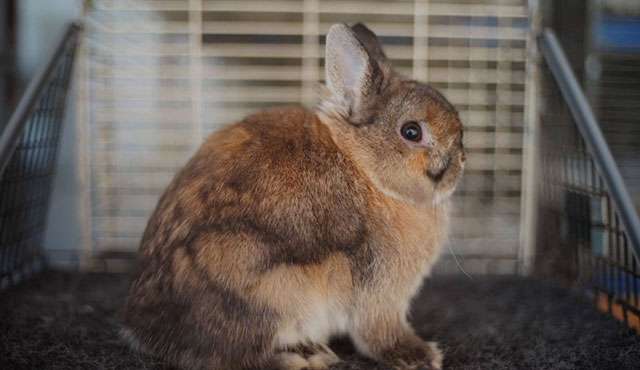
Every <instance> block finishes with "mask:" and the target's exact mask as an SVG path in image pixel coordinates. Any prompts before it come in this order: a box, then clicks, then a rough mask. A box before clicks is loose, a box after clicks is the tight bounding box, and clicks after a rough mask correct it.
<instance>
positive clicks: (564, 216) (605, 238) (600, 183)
mask: <svg viewBox="0 0 640 370" xmlns="http://www.w3.org/2000/svg"><path fill="white" fill-rule="evenodd" d="M538 41H539V46H540V50H541V52H542V56H543V73H542V75H543V78H542V81H541V93H542V101H543V102H544V103H545V105H544V106H543V107H541V109H540V148H539V153H540V167H541V168H540V174H541V176H540V180H539V195H540V196H539V202H538V208H539V212H538V238H537V240H538V258H537V261H536V263H537V265H538V271H542V272H544V273H551V274H554V275H556V276H558V275H560V276H562V277H563V278H566V279H569V280H571V281H577V282H578V283H580V284H581V285H586V286H587V287H588V288H589V290H590V291H591V292H593V293H594V297H595V299H596V303H597V305H598V306H599V307H600V308H601V309H602V310H604V311H607V312H609V313H611V314H612V315H613V316H615V317H616V318H618V319H620V320H623V321H625V322H626V323H627V324H628V325H629V326H631V327H634V328H636V329H637V330H639V331H640V305H639V300H638V296H639V293H640V290H639V287H640V271H639V269H638V257H639V256H640V220H639V219H638V215H637V213H636V210H635V208H634V205H633V202H632V201H631V197H630V196H629V194H628V192H627V188H626V186H625V184H624V182H623V180H622V176H621V175H620V172H619V170H618V167H617V165H616V163H615V161H614V159H613V157H612V155H611V152H610V150H609V147H608V145H607V143H606V141H605V139H604V136H603V134H602V131H601V129H600V126H599V124H598V121H597V120H596V118H595V116H594V114H593V112H592V110H591V107H590V106H589V104H588V102H587V99H586V97H585V95H584V93H583V91H582V89H581V88H580V85H579V84H578V82H577V80H576V77H575V75H574V74H573V71H572V70H571V67H570V65H569V63H568V61H567V58H566V56H565V54H564V51H563V50H562V47H561V46H560V44H559V42H558V40H557V38H556V36H555V34H554V33H553V31H551V30H545V31H544V32H543V33H542V35H541V36H540V38H539V40H538Z"/></svg>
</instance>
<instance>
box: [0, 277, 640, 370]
mask: <svg viewBox="0 0 640 370" xmlns="http://www.w3.org/2000/svg"><path fill="white" fill-rule="evenodd" d="M127 286H128V277H127V276H125V275H113V274H68V273H56V272H49V273H46V274H43V275H41V276H40V277H39V278H37V279H35V280H33V281H30V282H28V283H26V284H23V285H21V286H19V287H17V288H13V289H11V290H9V291H6V292H2V293H0V297H1V299H0V333H2V334H1V336H0V369H72V368H73V369H118V370H122V369H165V370H166V369H170V367H166V366H163V365H162V364H161V363H159V362H158V361H155V360H153V359H150V358H146V357H144V356H140V355H137V354H134V353H132V352H131V351H129V349H128V348H127V347H126V345H125V344H124V343H123V342H122V341H121V340H120V339H119V337H118V334H117V331H118V319H117V313H118V309H119V308H120V306H121V305H122V302H123V300H124V297H125V294H126V290H127ZM414 307H415V309H414V312H413V315H412V321H413V322H414V325H415V327H416V328H417V330H418V332H419V333H420V334H421V335H422V336H423V337H425V338H426V339H428V340H437V341H439V342H440V344H441V347H442V348H443V350H444V352H445V369H449V370H453V369H478V370H479V369H482V370H495V369H616V370H618V369H638V366H639V365H638V364H640V336H638V335H636V334H634V333H633V332H632V331H630V330H628V329H627V328H625V327H624V326H623V325H622V324H619V323H618V322H616V321H614V320H613V319H610V318H609V317H607V316H605V315H603V314H601V313H599V312H597V311H596V310H595V309H594V308H593V306H592V305H591V304H590V303H589V302H586V301H584V300H583V299H581V298H580V297H578V296H576V295H573V294H572V293H570V292H568V291H566V290H564V289H561V288H558V287H554V286H552V285H550V284H548V283H544V282H539V281H536V280H531V279H523V278H514V277H476V278H474V279H473V280H470V279H468V278H466V277H464V276H455V277H437V278H435V279H433V280H430V281H428V282H427V284H426V286H425V288H424V289H423V291H422V293H421V294H420V295H419V297H418V298H417V299H416V301H415V304H414ZM333 346H334V348H335V349H336V352H338V353H339V355H340V356H341V357H342V358H343V359H344V360H345V361H344V362H343V363H341V364H340V365H338V366H336V367H334V368H333V369H341V370H347V369H351V370H355V369H376V370H381V369H383V368H382V367H378V366H376V365H375V364H373V363H371V362H369V361H367V360H365V359H362V358H361V357H359V356H357V355H355V354H354V353H353V349H352V347H351V345H350V344H349V343H348V342H347V341H338V342H336V343H334V344H333Z"/></svg>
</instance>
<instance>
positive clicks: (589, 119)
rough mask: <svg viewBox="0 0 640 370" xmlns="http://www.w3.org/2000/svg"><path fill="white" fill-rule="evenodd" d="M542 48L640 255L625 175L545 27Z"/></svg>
mask: <svg viewBox="0 0 640 370" xmlns="http://www.w3.org/2000/svg"><path fill="white" fill-rule="evenodd" d="M539 43H540V50H541V52H542V55H543V56H544V59H545V61H546V62H547V63H548V65H549V68H550V69H551V72H552V73H553V76H554V78H555V80H556V82H557V83H558V86H559V87H560V91H561V92H562V96H563V97H564V99H565V101H566V103H567V104H568V106H569V109H570V110H571V114H572V115H573V118H574V119H575V121H576V124H577V126H578V130H579V131H580V134H582V137H583V139H584V140H585V142H586V144H587V146H588V148H589V150H590V151H591V153H592V154H593V158H594V160H595V162H596V165H597V166H598V169H599V170H600V172H601V173H602V179H603V181H604V182H605V185H606V186H607V189H608V190H609V194H610V195H611V198H612V199H613V203H614V205H615V208H616V209H617V211H618V212H619V213H620V221H621V223H622V226H623V227H624V229H625V231H626V232H627V235H628V236H629V239H630V242H631V246H632V248H633V250H634V252H635V255H636V258H639V256H640V219H638V214H637V213H636V210H635V208H634V206H633V201H632V200H631V196H629V192H628V191H627V187H626V186H625V184H624V180H623V179H622V175H621V174H620V171H619V170H618V166H617V165H616V162H615V160H614V159H613V155H611V151H610V150H609V146H608V145H607V142H606V141H605V139H604V135H603V134H602V130H600V126H599V125H598V121H597V120H596V118H595V115H594V114H593V111H592V110H591V106H590V105H589V102H588V101H587V98H586V96H585V95H584V93H583V92H582V89H581V88H580V85H579V84H578V81H577V80H576V77H575V75H574V73H573V71H572V70H571V66H570V65H569V62H568V61H567V58H566V56H565V54H564V52H563V51H562V47H561V46H560V44H559V42H558V39H557V37H556V35H555V33H554V32H553V31H552V30H550V29H545V30H544V31H543V33H542V35H541V36H540V39H539Z"/></svg>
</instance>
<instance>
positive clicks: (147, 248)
mask: <svg viewBox="0 0 640 370" xmlns="http://www.w3.org/2000/svg"><path fill="white" fill-rule="evenodd" d="M359 178H360V175H359V174H358V173H357V170H356V168H355V167H354V166H353V165H352V164H351V162H350V160H349V158H348V157H347V156H346V155H345V154H344V153H342V152H341V151H340V150H339V149H338V148H337V147H336V146H335V144H334V142H333V140H332V138H331V134H330V132H329V131H328V129H327V128H326V127H325V126H324V125H323V124H322V123H320V122H319V121H318V120H317V117H316V116H315V115H314V114H313V113H310V112H308V111H306V110H304V109H302V108H281V109H275V110H271V111H267V112H262V113H259V114H256V115H253V116H250V117H248V118H246V119H245V120H243V121H241V122H239V123H236V124H234V125H231V126H228V127H227V128H224V129H222V130H221V131H219V132H217V133H215V134H213V135H212V136H210V137H209V138H208V139H207V141H206V142H205V143H204V144H203V145H202V147H201V148H200V149H199V150H198V152H197V153H196V154H195V155H194V157H193V158H192V159H191V160H190V161H189V163H188V164H187V165H186V166H185V167H184V168H183V169H182V170H181V171H180V173H179V174H178V175H177V176H176V178H175V179H174V180H173V182H172V183H171V185H170V186H169V187H168V189H167V190H166V192H165V193H164V195H163V196H162V198H161V199H160V201H159V203H158V206H157V208H156V210H155V211H154V213H153V215H152V217H151V219H150V221H149V224H148V226H147V229H146V230H145V233H144V236H143V239H142V243H141V250H140V251H141V263H140V269H139V274H138V276H137V278H136V280H135V281H134V283H133V285H132V289H131V294H130V296H129V300H128V302H127V305H126V307H125V324H126V326H127V327H128V329H129V331H130V333H131V336H132V337H133V338H135V339H136V341H137V342H140V344H141V346H142V348H143V349H148V350H150V352H164V353H167V354H168V355H171V354H172V353H174V352H175V354H176V355H177V356H180V357H179V358H174V359H173V361H175V362H178V363H183V364H186V365H189V364H190V363H193V361H196V362H198V363H201V362H203V361H204V362H208V363H212V364H218V365H224V366H231V365H230V363H228V361H240V360H241V359H242V360H246V359H249V358H253V360H254V361H258V362H259V361H261V360H263V359H261V358H260V356H257V357H256V356H246V354H245V353H242V351H240V352H238V351H237V350H236V352H234V353H224V348H222V349H216V350H214V351H213V352H211V353H208V352H206V351H205V349H206V348H207V346H212V347H214V346H218V345H219V344H220V343H221V342H224V343H226V344H225V345H224V347H225V348H238V347H245V348H247V346H252V348H254V349H255V347H256V346H257V345H258V344H260V345H261V346H263V348H259V347H258V348H257V349H258V351H257V352H258V353H259V352H264V353H268V350H269V348H268V345H266V344H265V343H271V342H272V340H267V338H270V337H273V338H276V337H277V336H278V335H279V334H278V333H277V332H276V328H275V326H274V325H276V324H275V323H277V322H278V321H279V317H282V316H288V317H290V318H295V316H296V314H297V313H296V312H287V310H290V309H291V308H292V307H295V306H296V303H295V302H298V304H297V305H298V306H300V305H305V304H307V303H308V304H311V303H312V301H313V300H314V299H313V294H309V292H310V290H317V291H318V292H322V291H324V292H325V294H326V291H327V290H336V289H337V290H339V289H342V288H344V287H342V288H341V286H342V285H345V286H346V285H349V284H350V283H351V273H352V271H351V269H350V266H351V264H350V263H349V261H348V259H347V257H345V256H350V257H351V258H356V259H359V260H363V259H364V258H366V257H367V254H368V253H367V251H366V250H367V247H366V239H367V227H368V226H367V224H366V221H365V219H366V217H365V215H366V209H367V195H366V191H367V186H366V183H365V182H364V181H361V180H359ZM365 265H366V264H365ZM285 270H286V272H284V273H283V271H285ZM328 270H332V271H334V275H333V276H332V277H331V280H333V282H334V283H333V284H334V286H330V285H331V284H329V280H330V279H329V278H327V277H326V276H325V275H327V271H328ZM336 271H338V275H340V276H337V275H335V272H336ZM323 276H324V277H323ZM289 285H290V286H289ZM294 285H295V286H294ZM287 286H289V288H290V289H291V290H290V291H288V292H280V293H281V294H279V295H273V294H264V292H268V291H271V292H273V291H274V290H278V289H280V288H286V287H287ZM345 289H346V288H345ZM296 292H306V293H305V294H306V295H307V296H303V295H297V293H296ZM343 293H344V294H343ZM347 293H348V292H337V291H334V292H332V293H331V294H333V295H334V296H336V297H338V298H340V297H343V298H344V299H347V295H348V294H347ZM269 297H271V298H269ZM277 297H280V298H277ZM340 299H342V298H340ZM269 300H271V302H269ZM184 302H190V303H189V304H185V303H184ZM300 308H301V309H302V307H300ZM294 311H295V310H294ZM247 320H248V321H250V322H246V321H247ZM168 322H176V324H175V325H173V324H172V325H167V323H168ZM293 322H295V319H294V321H293ZM247 327H251V328H253V329H255V333H253V334H252V337H251V338H246V335H244V333H245V332H244V331H245V330H246V328H247ZM177 328H179V329H177ZM253 329H252V330H253ZM176 330H178V331H179V333H176ZM325 331H327V333H328V332H330V331H332V330H330V329H326V330H325ZM285 336H286V335H285ZM177 338H179V339H177ZM245 340H246V341H249V342H247V343H243V341H245ZM274 340H278V339H274ZM283 340H286V338H285V339H283ZM216 341H220V342H219V343H215V342H216ZM169 343H171V345H173V346H177V347H176V348H175V349H176V351H171V350H169V351H166V350H165V349H164V348H165V346H166V345H168V344H169ZM187 348H191V349H190V350H188V351H187ZM198 348H200V349H201V350H202V351H203V353H202V356H213V355H214V354H216V356H215V358H210V359H206V360H205V359H202V358H200V357H201V356H198V355H188V356H184V354H185V353H191V352H192V351H195V350H197V349H198ZM220 351H222V352H220ZM219 352H220V353H219ZM246 365H250V364H246ZM234 366H235V364H234ZM243 366H244V365H243Z"/></svg>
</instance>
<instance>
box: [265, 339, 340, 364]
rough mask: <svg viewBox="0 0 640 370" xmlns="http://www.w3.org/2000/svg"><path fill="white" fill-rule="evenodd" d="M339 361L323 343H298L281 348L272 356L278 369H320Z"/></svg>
mask: <svg viewBox="0 0 640 370" xmlns="http://www.w3.org/2000/svg"><path fill="white" fill-rule="evenodd" d="M338 362H340V358H339V357H338V355H336V354H335V353H334V352H333V351H332V350H331V348H329V347H328V346H327V345H325V344H320V343H309V344H298V345H296V346H295V347H288V348H283V349H281V350H280V351H279V352H278V353H276V355H275V356H274V363H275V367H276V368H277V369H278V370H321V369H328V368H329V367H330V366H331V365H333V364H335V363H338Z"/></svg>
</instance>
